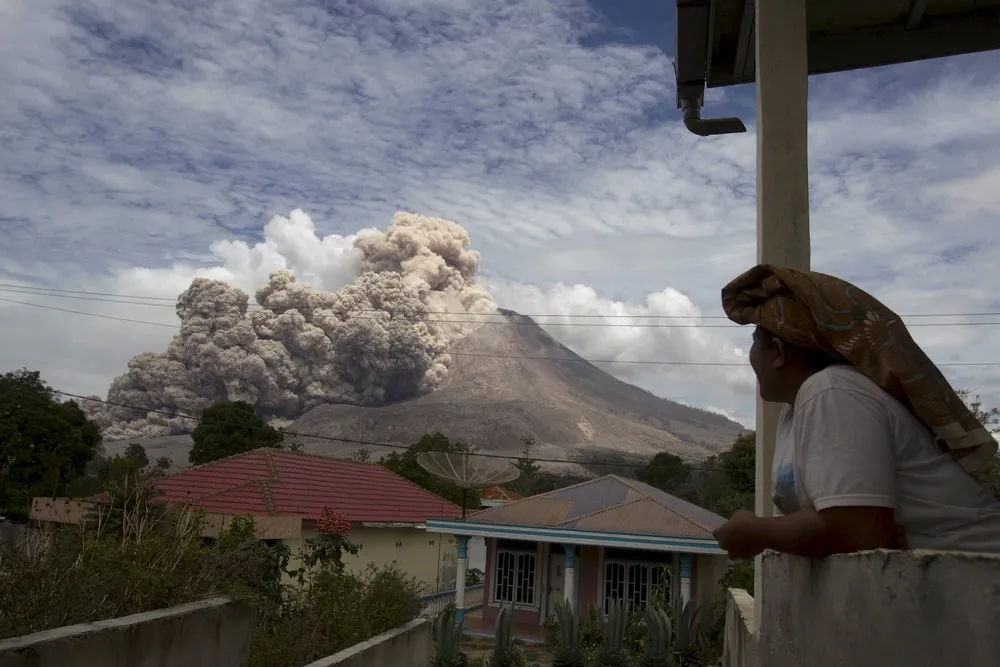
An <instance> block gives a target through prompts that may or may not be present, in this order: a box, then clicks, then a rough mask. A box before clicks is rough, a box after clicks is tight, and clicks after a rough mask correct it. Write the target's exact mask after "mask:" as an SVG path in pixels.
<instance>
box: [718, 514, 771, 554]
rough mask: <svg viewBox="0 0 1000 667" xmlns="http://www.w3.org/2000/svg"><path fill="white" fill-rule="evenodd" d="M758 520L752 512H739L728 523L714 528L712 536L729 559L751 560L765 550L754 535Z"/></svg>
mask: <svg viewBox="0 0 1000 667" xmlns="http://www.w3.org/2000/svg"><path fill="white" fill-rule="evenodd" d="M759 520H760V519H758V518H757V515H756V514H754V513H753V512H748V511H747V510H740V511H738V512H737V513H736V514H734V515H733V517H732V518H731V519H730V520H729V521H727V522H726V523H724V524H722V525H721V526H719V527H718V528H716V529H715V531H714V532H713V533H712V535H714V536H715V539H716V540H718V541H719V546H720V547H722V548H723V549H725V550H726V553H728V554H729V557H730V558H733V559H744V558H753V557H754V556H756V555H757V554H759V553H760V552H762V551H763V550H764V548H765V547H764V545H763V544H761V541H760V539H759V538H758V536H757V534H756V527H757V522H758V521H759Z"/></svg>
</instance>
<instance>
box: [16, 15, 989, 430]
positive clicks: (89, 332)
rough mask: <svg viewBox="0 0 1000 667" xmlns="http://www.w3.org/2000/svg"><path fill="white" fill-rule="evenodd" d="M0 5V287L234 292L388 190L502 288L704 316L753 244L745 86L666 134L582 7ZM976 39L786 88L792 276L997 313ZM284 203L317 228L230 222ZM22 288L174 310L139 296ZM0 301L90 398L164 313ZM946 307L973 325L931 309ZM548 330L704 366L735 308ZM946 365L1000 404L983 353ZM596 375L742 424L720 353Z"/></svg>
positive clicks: (328, 234) (381, 201) (959, 345)
mask: <svg viewBox="0 0 1000 667" xmlns="http://www.w3.org/2000/svg"><path fill="white" fill-rule="evenodd" d="M668 4H669V3H668ZM664 11H666V10H664ZM0 15H2V16H4V17H5V19H6V20H4V21H0V88H2V90H3V91H4V95H3V96H0V127H3V128H4V130H3V134H2V135H0V141H2V142H3V146H4V152H3V154H2V156H0V202H3V205H2V207H0V230H2V231H3V233H4V244H3V247H2V248H0V258H2V260H3V261H2V262H0V278H2V279H3V281H4V282H27V283H39V284H47V285H49V286H55V287H62V288H65V289H81V290H93V291H109V292H112V291H114V292H122V293H129V294H133V293H134V294H151V295H163V296H169V297H172V296H175V295H176V293H177V292H178V291H179V289H181V288H182V287H183V286H184V282H185V281H186V280H187V279H188V277H189V276H190V275H193V274H194V273H198V272H199V271H200V272H202V273H205V272H209V273H211V272H212V271H215V273H213V274H212V275H218V276H226V277H227V278H228V279H231V280H233V281H235V282H237V283H238V284H240V285H243V286H246V287H250V286H251V283H259V282H261V281H262V276H264V275H265V274H266V273H267V271H268V270H269V269H270V268H273V267H276V266H278V265H280V264H281V263H282V262H285V263H286V264H291V265H294V266H296V267H297V268H298V270H300V271H302V272H304V274H306V279H307V280H308V281H310V282H316V283H319V284H323V285H324V286H334V285H336V284H338V283H339V282H341V281H343V280H345V279H346V276H348V275H349V271H346V269H345V270H342V269H340V268H338V269H330V268H329V267H330V266H342V265H341V264H340V260H339V258H340V257H341V255H338V253H341V252H343V249H344V248H346V247H348V246H349V242H348V237H349V236H350V235H351V234H355V233H357V232H359V230H362V229H365V228H370V227H373V226H384V225H385V223H386V221H388V219H389V218H390V217H391V215H392V214H393V213H394V212H395V211H396V210H398V209H404V210H414V211H418V212H421V213H424V214H428V215H440V216H442V217H446V218H449V219H453V220H456V221H458V222H460V223H462V224H463V225H465V226H466V227H467V228H468V229H469V231H470V234H471V236H472V239H473V243H474V245H475V246H477V247H479V248H480V249H481V250H482V251H483V257H484V259H483V271H484V273H485V274H486V275H487V276H488V277H489V278H490V279H491V281H493V282H492V283H491V284H494V285H495V286H496V290H497V293H498V294H499V295H500V296H501V299H502V300H504V301H507V302H508V303H509V305H511V306H513V307H515V308H524V307H523V306H521V305H520V304H521V303H523V304H524V306H533V307H536V308H542V307H543V306H544V307H545V309H546V310H548V309H556V310H555V312H569V310H567V309H573V308H576V309H578V312H583V310H582V309H592V310H593V312H595V313H604V312H616V313H618V314H631V315H638V314H644V313H653V312H655V313H661V311H662V313H667V312H670V313H673V312H674V310H671V309H678V308H688V307H690V308H692V309H694V310H692V311H691V312H697V313H699V314H702V315H706V316H717V315H720V314H721V313H720V310H719V302H718V298H719V289H720V288H721V286H722V285H723V284H724V283H725V282H726V281H727V280H729V279H730V278H732V277H733V276H735V275H736V274H738V273H739V272H741V271H742V270H743V269H745V268H746V267H747V266H748V265H750V264H752V263H753V261H754V217H755V206H754V168H755V161H754V135H753V132H752V129H753V127H752V90H748V89H746V88H740V89H733V90H727V91H725V94H722V95H713V96H712V97H711V105H712V111H713V114H714V112H716V111H718V112H719V115H728V114H730V113H738V114H741V115H742V116H743V117H744V119H745V120H747V121H748V125H749V126H750V128H751V132H749V133H748V134H746V135H743V136H729V137H718V138H712V139H699V138H697V137H693V136H691V135H690V134H689V133H687V132H686V130H684V128H683V126H682V125H681V124H680V123H679V122H677V114H676V112H675V110H674V109H673V102H674V100H673V86H672V70H671V67H670V62H669V58H668V57H667V56H666V55H664V53H663V52H662V51H661V50H659V49H658V48H656V47H654V46H652V45H651V44H648V43H647V44H643V43H642V39H633V40H631V41H630V42H629V43H623V41H618V42H608V41H604V42H602V41H601V40H600V39H596V38H594V37H593V36H594V35H595V34H597V33H598V31H599V30H603V31H604V32H606V33H609V34H611V33H615V34H617V33H618V32H621V29H622V28H623V27H624V28H626V29H627V30H629V31H630V32H631V33H635V34H638V33H640V32H641V31H642V28H644V27H645V26H643V25H641V24H640V22H639V21H638V19H637V20H636V21H635V22H634V23H633V24H630V25H627V26H623V25H620V24H621V23H622V22H623V21H625V20H626V19H622V18H617V19H614V23H613V22H612V20H611V19H609V18H607V17H602V16H600V15H597V14H595V13H594V12H593V11H592V10H591V9H589V8H588V5H587V4H586V3H585V2H583V0H525V1H524V2H519V3H516V4H514V5H511V4H510V3H504V2H499V0H497V1H492V0H482V1H481V2H449V3H443V2H432V1H423V2H406V3H403V2H400V1H398V0H395V1H390V0H377V1H375V2H371V3H368V4H366V5H365V10H364V11H363V12H362V11H361V10H360V9H357V6H356V5H355V4H353V3H348V2H346V1H340V0H279V1H278V2H269V3H264V2H260V1H249V2H236V1H235V0H220V1H219V2H215V3H211V4H209V5H205V4H204V3H201V4H198V3H195V4H192V3H189V2H181V1H180V0H176V1H175V2H164V3H157V4H155V5H149V4H145V3H144V4H141V5H140V4H136V3H130V2H127V1H126V2H120V1H115V2H111V0H89V1H87V0H85V1H76V2H69V1H68V0H39V1H38V2H32V3H26V2H23V0H19V1H17V2H6V3H0ZM598 29H599V30H598ZM671 30H672V28H671V26H669V25H664V26H663V27H662V31H663V32H664V33H665V34H669V32H670V31H671ZM997 57H998V56H997V54H996V53H993V54H980V55H977V56H969V57H964V58H960V59H951V60H942V61H935V62H928V63H918V64H913V65H907V66H900V67H892V68H881V69H879V70H872V71H868V72H858V73H846V74H838V75H831V76H825V77H820V78H817V79H815V80H814V81H813V83H812V87H811V98H810V103H811V116H812V125H811V146H810V151H811V175H810V176H811V179H810V184H811V197H812V208H813V212H812V221H813V241H814V263H815V266H816V267H817V268H818V269H821V270H825V271H829V272H832V273H836V274H838V275H841V276H843V277H845V278H847V279H849V280H853V281H856V282H857V283H858V284H859V285H861V286H863V287H864V288H865V289H868V290H869V291H871V292H874V293H875V294H876V295H877V296H879V297H881V298H883V300H885V301H886V302H887V303H888V304H889V305H890V306H891V307H893V308H895V309H896V310H897V311H900V312H903V313H906V314H909V313H916V314H920V313H941V312H993V311H1000V299H998V297H996V296H995V292H994V291H993V290H992V289H991V285H992V283H991V282H990V278H989V277H990V276H992V275H993V273H994V272H995V269H994V267H995V257H996V240H995V239H996V234H995V231H994V230H995V220H994V218H995V214H996V212H997V210H998V209H997V207H998V203H997V201H995V197H994V196H993V195H994V194H995V192H996V190H997V189H996V188H995V187H992V186H993V185H995V184H997V178H998V176H997V174H998V173H1000V172H998V171H997V170H998V169H1000V150H998V149H1000V114H997V113H996V99H997V94H998V91H1000V76H998V75H997V68H996V63H997ZM956 99H959V100H962V113H961V114H959V113H956V112H955V106H954V105H955V100H956ZM664 119H668V120H664ZM297 207H301V208H303V209H305V210H306V211H308V212H309V213H310V214H311V215H312V216H313V219H314V220H316V222H317V225H318V228H317V229H316V231H315V235H313V236H311V237H310V234H309V233H307V231H306V230H305V229H304V228H298V230H297V231H296V232H294V233H293V232H289V233H290V234H291V236H289V237H287V238H285V239H279V237H278V236H276V235H275V234H274V233H270V234H269V236H268V240H267V242H266V243H265V244H264V245H263V246H258V245H257V244H258V243H260V242H261V241H262V238H263V234H264V227H265V224H266V223H267V221H268V220H270V219H271V218H272V216H274V215H276V214H282V215H284V214H287V212H288V211H291V210H293V209H295V208H297ZM991 225H992V226H991ZM320 239H326V240H325V241H322V242H321V241H320ZM236 242H242V243H243V245H240V244H239V243H236ZM213 244H214V245H213ZM279 246H280V247H279ZM206 252H207V255H206V254H205V253H206ZM140 267H141V268H140ZM211 267H215V268H214V269H213V268H211ZM576 285H582V286H589V289H592V290H593V291H592V292H588V291H587V289H588V288H587V287H583V288H577V287H574V286H576ZM668 288H669V289H668ZM671 290H672V291H671ZM657 294H659V295H661V298H662V299H663V300H662V301H661V302H657V301H655V299H654V300H651V295H657ZM581 295H585V297H586V298H584V296H581ZM676 295H683V299H686V300H688V302H689V303H682V301H680V300H676V299H675V297H676ZM0 296H4V298H6V297H7V296H10V297H11V298H15V299H20V300H24V301H40V299H38V298H34V299H33V298H26V297H24V296H23V295H12V294H9V293H8V294H5V295H0ZM574 299H576V300H575V301H574ZM45 303H47V304H52V305H59V306H64V307H66V308H73V309H78V310H87V311H91V312H100V313H106V314H110V315H114V316H124V317H131V318H136V319H145V320H155V321H164V322H171V321H172V320H173V316H172V312H171V309H170V308H164V307H151V306H138V305H126V306H122V305H118V306H115V305H111V304H104V303H101V302H86V301H73V300H57V299H46V300H45ZM0 308H2V310H0V313H2V315H3V318H2V321H0V335H2V336H3V340H4V341H5V342H6V343H7V345H5V346H3V349H0V366H3V367H13V366H19V365H28V366H31V367H36V368H40V369H42V370H43V371H44V372H45V373H46V375H47V376H48V377H49V378H50V379H51V381H52V382H53V383H54V384H56V385H58V386H61V387H63V388H65V389H67V390H73V391H86V392H92V391H99V390H100V389H102V387H103V386H104V385H106V382H107V380H108V379H109V378H110V377H111V376H113V375H115V374H117V373H118V372H120V371H121V370H122V366H123V364H124V363H125V360H126V359H127V358H128V356H130V355H131V354H134V353H135V352H138V351H141V350H143V349H160V348H162V346H163V344H164V343H165V341H166V339H167V338H169V335H170V331H169V329H164V328H159V327H151V326H143V325H135V326H129V325H126V324H124V323H121V322H115V321H101V320H95V319H91V318H85V317H79V316H74V315H70V314H67V313H56V312H51V311H43V310H39V309H33V308H28V307H15V306H13V305H11V304H5V303H2V302H0ZM524 309H527V308H524ZM687 312H688V311H684V312H683V313H682V314H686V313H687ZM970 319H974V320H979V321H983V320H984V319H985V320H987V321H988V319H989V318H958V319H955V320H946V321H963V320H970ZM911 321H912V322H913V323H917V322H918V321H926V322H930V321H931V320H916V319H914V320H911ZM933 321H937V322H940V321H942V320H941V319H937V320H933ZM998 331H1000V327H991V326H969V327H938V328H934V327H924V328H915V329H914V334H915V335H916V336H917V337H918V340H920V342H921V343H922V344H924V345H925V346H926V347H927V349H928V351H929V352H930V353H931V356H932V357H933V358H935V359H936V360H939V361H942V362H944V361H947V362H954V361H1000V341H998V339H997V332H998ZM553 333H555V334H557V335H558V336H559V337H560V338H562V339H563V340H567V341H572V342H573V344H574V345H576V346H579V347H580V348H581V349H584V350H586V354H587V355H588V356H591V352H593V353H594V354H593V356H596V355H597V353H599V352H605V353H607V354H612V353H616V354H621V355H623V356H624V355H626V354H628V355H649V356H650V357H652V356H656V358H661V359H667V360H669V359H676V358H685V359H687V358H694V356H695V355H702V354H705V355H709V356H710V357H711V359H706V360H723V359H729V358H733V355H735V354H737V353H736V352H734V348H735V347H737V346H740V345H746V332H743V331H740V330H738V329H735V330H724V329H719V330H713V329H705V330H690V331H688V330H683V331H672V332H671V331H670V330H655V331H653V332H650V331H644V330H627V329H625V330H618V329H611V328H610V327H604V328H596V327H595V328H593V329H590V330H588V329H585V328H583V327H560V328H559V329H558V330H557V329H556V328H555V327H553ZM945 370H946V372H947V374H948V376H949V377H950V378H952V379H953V381H954V382H955V383H956V384H960V385H963V386H964V385H969V386H973V387H975V388H977V389H978V390H980V391H981V393H983V396H984V398H985V399H987V401H989V402H991V403H1000V383H998V381H997V379H996V373H995V368H991V367H979V368H976V367H949V368H946V369H945ZM616 372H619V373H623V374H626V375H625V376H626V377H628V378H630V379H633V380H635V381H638V382H640V383H642V384H643V385H644V386H647V387H649V388H651V389H652V390H654V391H656V392H658V393H660V394H663V395H668V396H671V397H673V398H678V399H682V400H686V401H688V402H691V403H694V404H697V405H702V406H710V405H711V406H717V407H719V409H723V410H727V411H730V412H731V413H732V414H733V415H736V416H737V417H738V418H740V419H741V420H744V421H746V420H747V419H750V420H752V415H753V406H752V400H751V398H752V397H751V393H750V392H749V391H747V390H746V388H744V390H743V391H740V390H738V389H734V388H733V382H732V378H731V376H730V374H729V371H727V370H726V369H716V370H711V369H709V370H706V371H705V372H704V373H700V372H696V371H693V370H687V369H682V368H677V369H672V370H669V371H668V370H667V369H663V370H662V371H660V372H651V371H649V370H646V369H642V368H629V369H625V368H624V365H622V368H621V369H618V370H617V371H616Z"/></svg>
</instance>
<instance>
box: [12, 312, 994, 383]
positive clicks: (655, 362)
mask: <svg viewBox="0 0 1000 667" xmlns="http://www.w3.org/2000/svg"><path fill="white" fill-rule="evenodd" d="M0 301H6V302H7V303H14V304H18V305H21V306H32V307H34V308H43V309H47V310H56V311H59V312H62V313H71V314H74V315H86V316H88V317H99V318H102V319H107V320H116V321H119V322H131V323H134V324H149V325H152V326H157V327H167V328H170V329H178V328H180V327H179V326H178V325H176V324H166V323H164V322H150V321H148V320H134V319H131V318H128V317H114V316H112V315H100V314H98V313H88V312H86V311H82V310H70V309H68V308H57V307H55V306H46V305H43V304H40V303H29V302H27V301H15V300H13V299H5V298H3V297H0ZM443 353H444V354H449V355H452V356H458V357H488V358H493V359H524V360H529V361H550V362H569V363H586V364H630V365H640V366H749V365H750V364H748V363H745V362H735V361H659V360H654V359H585V358H583V357H547V356H530V355H515V354H489V353H485V352H460V351H458V350H443ZM936 365H937V366H938V367H944V366H978V367H986V366H1000V361H984V362H951V363H941V364H936Z"/></svg>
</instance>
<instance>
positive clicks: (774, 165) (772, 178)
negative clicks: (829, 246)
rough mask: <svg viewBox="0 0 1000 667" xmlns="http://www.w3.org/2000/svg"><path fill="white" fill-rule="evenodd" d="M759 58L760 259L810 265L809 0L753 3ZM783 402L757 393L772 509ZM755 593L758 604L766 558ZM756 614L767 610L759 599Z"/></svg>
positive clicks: (762, 470)
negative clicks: (764, 398)
mask: <svg viewBox="0 0 1000 667" xmlns="http://www.w3.org/2000/svg"><path fill="white" fill-rule="evenodd" d="M754 6H755V10H756V15H755V22H756V23H755V33H756V57H757V75H756V76H757V261H758V263H767V264H776V265H778V266H783V267H787V268H792V269H800V270H802V269H808V268H809V164H808V149H807V146H808V139H807V124H808V106H809V105H808V96H809V71H808V62H807V58H808V49H807V40H808V36H809V34H808V33H809V28H808V23H807V21H806V2H805V0H768V2H757V3H755V5H754ZM779 409H780V406H778V405H776V404H774V403H765V402H763V401H761V400H760V397H759V395H758V398H757V452H756V456H757V462H756V464H757V470H756V473H757V474H756V487H757V488H756V499H755V500H756V502H755V503H754V505H755V511H756V513H757V515H758V516H771V515H772V514H773V513H774V512H773V507H774V505H773V503H772V500H771V464H772V462H773V461H774V439H775V431H776V428H777V423H778V412H779ZM755 565H756V567H755V575H754V597H755V598H756V599H755V603H756V605H760V604H761V597H762V593H763V591H762V590H761V589H762V586H761V559H760V557H759V556H758V557H757V560H756V563H755ZM757 608H758V612H757V613H756V614H754V616H755V618H756V619H758V620H757V621H756V623H757V624H758V629H759V619H760V618H761V616H762V614H761V613H760V611H759V609H760V607H759V606H758V607H757Z"/></svg>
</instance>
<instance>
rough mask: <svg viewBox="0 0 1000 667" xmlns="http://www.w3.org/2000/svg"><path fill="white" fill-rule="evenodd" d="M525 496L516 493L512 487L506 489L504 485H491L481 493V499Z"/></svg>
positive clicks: (519, 497) (514, 498)
mask: <svg viewBox="0 0 1000 667" xmlns="http://www.w3.org/2000/svg"><path fill="white" fill-rule="evenodd" d="M523 497H524V496H522V495H519V494H517V493H514V492H513V491H511V490H510V489H505V488H503V487H502V486H490V487H487V488H485V489H483V491H482V493H480V494H479V498H480V499H481V500H507V501H510V500H520V499H521V498H523Z"/></svg>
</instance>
